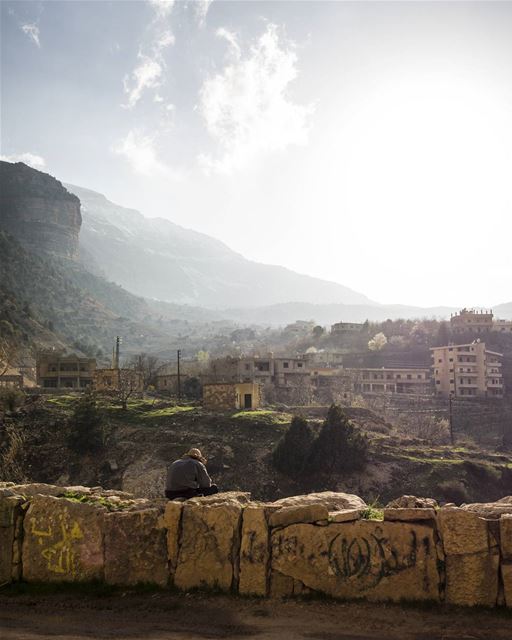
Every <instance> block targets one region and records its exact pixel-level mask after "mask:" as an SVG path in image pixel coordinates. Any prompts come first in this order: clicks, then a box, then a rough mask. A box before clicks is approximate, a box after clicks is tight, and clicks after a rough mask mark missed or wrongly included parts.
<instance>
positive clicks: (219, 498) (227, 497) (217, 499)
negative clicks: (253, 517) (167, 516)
mask: <svg viewBox="0 0 512 640" xmlns="http://www.w3.org/2000/svg"><path fill="white" fill-rule="evenodd" d="M250 501H251V494H250V492H249V491H223V492H222V493H215V494H213V496H198V497H197V498H190V500H187V504H226V503H235V504H248V503H249V502H250Z"/></svg>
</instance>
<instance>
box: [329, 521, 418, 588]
mask: <svg viewBox="0 0 512 640" xmlns="http://www.w3.org/2000/svg"><path fill="white" fill-rule="evenodd" d="M417 551H418V544H417V539H416V533H415V532H414V531H413V530H411V531H410V538H409V541H408V542H407V544H405V545H404V544H400V548H397V547H395V546H393V545H392V544H390V541H389V539H388V538H386V537H385V536H384V535H383V532H382V529H380V528H377V529H376V530H375V532H374V533H371V534H369V535H367V536H358V537H353V538H348V537H346V536H345V535H344V534H343V533H340V534H339V535H337V536H336V537H335V538H333V540H332V541H331V544H330V545H329V554H328V556H329V565H330V567H331V569H332V570H333V572H334V574H335V575H336V576H338V578H340V579H341V580H350V581H351V582H353V583H354V586H356V585H357V587H358V588H359V589H361V590H365V589H371V588H373V587H375V586H377V585H378V584H379V582H380V581H381V580H382V579H383V578H385V577H388V576H392V575H395V574H397V573H400V572H401V571H405V570H406V569H410V568H411V567H414V566H415V565H416V559H417Z"/></svg>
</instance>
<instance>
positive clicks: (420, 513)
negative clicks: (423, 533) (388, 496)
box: [384, 507, 436, 522]
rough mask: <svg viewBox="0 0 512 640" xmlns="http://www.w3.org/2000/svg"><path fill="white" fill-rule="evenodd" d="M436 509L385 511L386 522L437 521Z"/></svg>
mask: <svg viewBox="0 0 512 640" xmlns="http://www.w3.org/2000/svg"><path fill="white" fill-rule="evenodd" d="M435 519H436V512H435V510H434V509H427V508H423V507H414V508H406V507H404V508H394V509H389V508H388V507H386V508H385V509H384V520H387V521H388V522H417V521H418V520H435Z"/></svg>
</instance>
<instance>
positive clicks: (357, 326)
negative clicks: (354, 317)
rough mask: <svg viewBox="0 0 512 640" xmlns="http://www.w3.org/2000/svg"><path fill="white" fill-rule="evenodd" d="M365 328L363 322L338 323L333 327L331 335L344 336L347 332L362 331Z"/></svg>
mask: <svg viewBox="0 0 512 640" xmlns="http://www.w3.org/2000/svg"><path fill="white" fill-rule="evenodd" d="M363 326H364V325H363V324H362V323H361V322H336V323H335V324H333V325H332V326H331V333H332V334H333V335H342V334H344V333H347V332H353V331H361V330H362V328H363Z"/></svg>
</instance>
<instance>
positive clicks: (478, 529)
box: [437, 507, 489, 555]
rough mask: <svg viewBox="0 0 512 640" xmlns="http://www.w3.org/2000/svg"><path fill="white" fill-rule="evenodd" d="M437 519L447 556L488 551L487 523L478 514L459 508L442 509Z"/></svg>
mask: <svg viewBox="0 0 512 640" xmlns="http://www.w3.org/2000/svg"><path fill="white" fill-rule="evenodd" d="M437 518H438V524H439V530H440V533H441V538H442V540H443V547H444V550H445V553H446V555H466V554H470V553H483V552H487V551H488V549H489V533H488V527H487V522H486V521H485V520H484V519H483V518H480V517H479V516H478V515H477V514H476V513H472V512H471V511H464V510H463V509H459V508H458V507H448V508H443V509H440V510H439V511H438V512H437Z"/></svg>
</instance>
